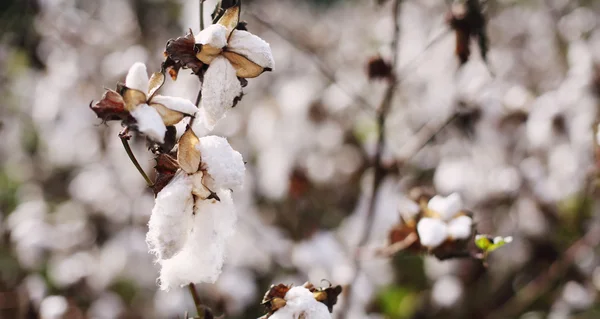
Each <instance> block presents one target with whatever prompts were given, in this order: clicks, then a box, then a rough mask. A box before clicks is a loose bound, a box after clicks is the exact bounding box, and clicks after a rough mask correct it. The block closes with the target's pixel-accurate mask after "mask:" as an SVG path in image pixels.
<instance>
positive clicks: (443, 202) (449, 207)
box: [427, 193, 463, 220]
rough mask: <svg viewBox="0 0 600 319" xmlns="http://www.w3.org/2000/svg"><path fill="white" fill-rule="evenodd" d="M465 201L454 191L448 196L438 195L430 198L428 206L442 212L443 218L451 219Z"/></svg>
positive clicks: (439, 212)
mask: <svg viewBox="0 0 600 319" xmlns="http://www.w3.org/2000/svg"><path fill="white" fill-rule="evenodd" d="M462 206H463V203H462V199H461V198H460V195H458V194H457V193H452V194H451V195H449V196H448V197H443V196H440V195H436V196H434V197H433V198H431V199H430V200H429V203H428V204H427V207H429V209H431V210H432V211H434V212H436V213H438V214H440V217H441V218H442V219H443V220H449V219H451V218H452V217H454V215H456V214H457V213H458V212H460V210H461V209H462Z"/></svg>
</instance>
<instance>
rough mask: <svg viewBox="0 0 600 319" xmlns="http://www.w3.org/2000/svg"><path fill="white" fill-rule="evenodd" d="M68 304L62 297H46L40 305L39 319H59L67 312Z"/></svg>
mask: <svg viewBox="0 0 600 319" xmlns="http://www.w3.org/2000/svg"><path fill="white" fill-rule="evenodd" d="M68 307H69V304H68V302H67V299H66V298H65V297H63V296H48V297H46V298H44V300H42V303H41V304H40V318H41V319H61V318H62V317H63V315H64V314H65V313H66V312H67V309H68Z"/></svg>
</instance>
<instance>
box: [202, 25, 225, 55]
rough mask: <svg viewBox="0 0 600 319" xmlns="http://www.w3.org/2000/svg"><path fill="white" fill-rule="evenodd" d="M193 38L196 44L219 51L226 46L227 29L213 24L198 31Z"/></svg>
mask: <svg viewBox="0 0 600 319" xmlns="http://www.w3.org/2000/svg"><path fill="white" fill-rule="evenodd" d="M195 38H196V43H200V44H202V45H210V46H212V47H213V48H217V49H220V48H222V47H224V46H226V45H227V29H226V28H225V27H224V26H222V25H220V24H213V25H210V26H208V27H206V28H205V29H204V30H202V31H200V33H198V34H197V35H196V36H195Z"/></svg>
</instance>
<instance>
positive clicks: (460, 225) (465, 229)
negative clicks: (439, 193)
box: [448, 216, 473, 239]
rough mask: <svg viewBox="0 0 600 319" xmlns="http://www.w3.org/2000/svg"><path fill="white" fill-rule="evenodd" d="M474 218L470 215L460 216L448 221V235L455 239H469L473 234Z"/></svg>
mask: <svg viewBox="0 0 600 319" xmlns="http://www.w3.org/2000/svg"><path fill="white" fill-rule="evenodd" d="M472 227H473V220H472V219H471V217H469V216H458V217H456V218H454V219H453V220H451V221H449V222H448V235H449V236H450V237H452V238H454V239H467V238H469V237H470V236H471V228H472Z"/></svg>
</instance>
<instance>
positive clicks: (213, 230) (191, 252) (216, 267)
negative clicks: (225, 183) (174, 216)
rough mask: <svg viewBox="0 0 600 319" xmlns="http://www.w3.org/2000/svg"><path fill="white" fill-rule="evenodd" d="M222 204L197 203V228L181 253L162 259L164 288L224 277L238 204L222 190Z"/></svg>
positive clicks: (226, 191) (215, 202)
mask: <svg viewBox="0 0 600 319" xmlns="http://www.w3.org/2000/svg"><path fill="white" fill-rule="evenodd" d="M217 195H218V196H219V198H220V199H221V201H217V200H215V199H209V200H203V199H198V200H196V208H195V210H194V216H193V222H192V223H193V226H192V228H191V229H190V230H189V231H188V232H187V234H186V235H187V238H186V241H185V244H184V245H183V247H182V249H181V251H179V252H178V253H177V254H175V256H173V257H172V258H170V259H166V260H160V261H159V262H160V264H161V266H162V269H161V271H160V279H159V281H160V288H161V289H163V290H168V289H170V288H172V287H177V286H183V285H187V284H189V283H191V282H193V283H199V282H207V283H214V282H215V281H216V280H217V278H218V276H219V275H220V274H221V269H222V267H223V262H224V259H225V246H226V243H227V240H228V239H229V237H231V235H232V234H233V232H234V230H235V222H236V219H237V216H236V212H235V205H234V204H233V200H232V198H231V192H230V191H229V190H218V191H217Z"/></svg>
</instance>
